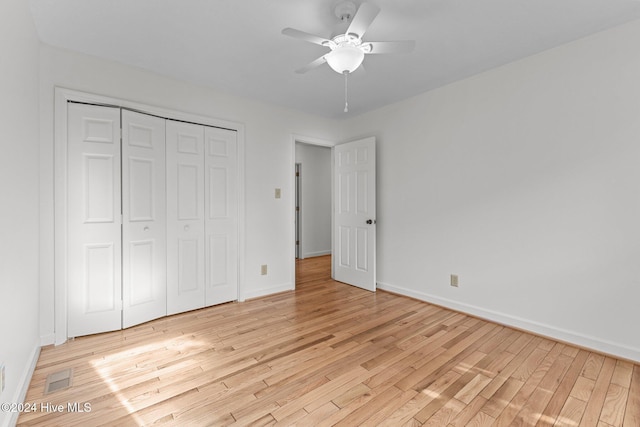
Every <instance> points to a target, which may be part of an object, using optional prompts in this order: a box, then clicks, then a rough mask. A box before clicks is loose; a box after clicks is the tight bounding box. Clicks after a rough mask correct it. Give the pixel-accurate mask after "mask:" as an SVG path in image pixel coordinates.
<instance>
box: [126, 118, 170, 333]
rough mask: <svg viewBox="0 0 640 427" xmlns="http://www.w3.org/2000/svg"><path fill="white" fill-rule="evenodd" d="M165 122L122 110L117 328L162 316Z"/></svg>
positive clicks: (164, 299) (164, 309) (164, 308)
mask: <svg viewBox="0 0 640 427" xmlns="http://www.w3.org/2000/svg"><path fill="white" fill-rule="evenodd" d="M165 187H166V186H165V120H164V119H161V118H159V117H154V116H150V115H147V114H141V113H136V112H133V111H128V110H123V111H122V212H123V226H122V242H123V245H122V293H123V299H122V300H123V311H122V327H123V328H128V327H130V326H133V325H137V324H140V323H144V322H147V321H149V320H153V319H157V318H158V317H162V316H165V315H166V314H167V281H166V271H167V269H166V232H167V222H166V188H165Z"/></svg>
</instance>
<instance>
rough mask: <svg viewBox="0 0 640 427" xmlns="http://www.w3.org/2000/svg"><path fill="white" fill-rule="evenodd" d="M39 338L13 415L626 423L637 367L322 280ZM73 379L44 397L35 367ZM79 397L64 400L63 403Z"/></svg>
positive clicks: (76, 421)
mask: <svg viewBox="0 0 640 427" xmlns="http://www.w3.org/2000/svg"><path fill="white" fill-rule="evenodd" d="M328 263H329V257H319V258H313V259H309V260H305V261H303V265H302V264H300V265H299V271H300V274H299V275H298V285H297V290H296V291H295V292H286V293H282V294H278V295H274V296H269V297H265V298H260V299H256V300H252V301H248V302H245V303H231V304H224V305H221V306H217V307H213V308H208V309H204V310H199V311H194V312H190V313H185V314H180V315H176V316H171V317H168V318H165V319H160V320H157V321H153V322H149V323H146V324H144V325H141V326H138V327H134V328H131V329H127V330H125V331H119V332H114V333H108V334H102V335H97V336H90V337H84V338H78V339H76V340H75V341H72V342H68V343H67V344H64V345H61V346H59V347H47V348H44V349H43V350H42V354H41V356H40V360H39V362H38V365H37V368H36V371H35V375H34V377H33V380H32V382H31V386H30V388H29V391H28V395H27V398H26V402H29V403H35V404H37V405H40V404H41V403H50V404H52V405H53V404H62V405H64V407H65V411H64V412H63V413H55V414H54V413H43V412H40V411H38V412H35V413H25V414H22V415H21V417H20V418H19V423H20V424H24V425H43V426H44V425H46V426H53V425H60V426H73V425H80V426H91V425H102V424H104V425H109V426H113V425H127V426H129V425H131V426H135V425H149V424H168V425H179V426H195V425H248V424H251V425H292V424H297V425H302V426H312V425H326V426H329V425H334V424H337V425H344V426H355V425H389V426H403V425H407V426H415V425H421V424H424V425H433V426H464V425H470V426H519V425H541V426H551V425H560V426H578V425H580V426H583V425H584V426H597V427H607V426H628V427H637V426H640V366H638V365H634V364H631V363H629V362H624V361H621V360H616V359H614V358H611V357H604V356H602V355H599V354H596V353H592V352H589V351H585V350H580V349H578V348H575V347H572V346H569V345H565V344H562V343H558V342H554V341H551V340H548V339H544V338H540V337H537V336H534V335H530V334H526V333H522V332H519V331H515V330H512V329H509V328H506V327H502V326H499V325H495V324H493V323H489V322H486V321H482V320H479V319H475V318H472V317H469V316H465V315H462V314H459V313H455V312H452V311H448V310H445V309H442V308H439V307H436V306H433V305H429V304H426V303H423V302H419V301H416V300H412V299H409V298H404V297H400V296H396V295H392V294H389V293H386V292H380V291H379V292H377V293H369V292H367V291H363V290H360V289H357V288H354V287H351V286H348V285H344V284H341V283H337V282H334V281H332V280H331V279H330V277H329V269H328ZM65 368H73V369H74V377H73V386H72V387H71V388H69V389H67V390H60V391H57V392H54V393H51V394H49V395H47V396H43V390H44V384H45V378H46V376H47V375H48V374H50V373H52V372H56V371H59V370H61V369H65ZM85 402H88V403H90V404H91V412H87V413H81V414H79V413H69V412H67V411H66V406H67V404H68V403H79V404H81V405H82V404H83V403H85Z"/></svg>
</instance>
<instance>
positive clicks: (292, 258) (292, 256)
mask: <svg viewBox="0 0 640 427" xmlns="http://www.w3.org/2000/svg"><path fill="white" fill-rule="evenodd" d="M296 142H301V143H304V144H309V145H318V146H320V147H329V148H333V147H335V146H336V145H337V144H338V143H337V142H335V141H329V140H326V139H321V138H315V137H312V136H305V135H299V134H295V133H294V134H291V162H290V167H289V170H290V171H291V175H290V180H291V181H290V183H291V185H290V188H289V191H290V193H289V194H291V195H295V191H296V180H295V173H296ZM331 157H332V160H331V162H332V163H331V224H332V227H333V156H331ZM289 215H290V216H289V223H290V224H291V245H290V248H291V249H290V250H291V252H290V253H289V282H290V283H291V289H295V288H296V216H295V215H296V199H295V197H291V209H289ZM331 239H332V243H331V247H333V233H331ZM331 276H332V277H333V258H332V261H331Z"/></svg>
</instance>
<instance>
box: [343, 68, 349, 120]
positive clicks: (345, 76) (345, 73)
mask: <svg viewBox="0 0 640 427" xmlns="http://www.w3.org/2000/svg"><path fill="white" fill-rule="evenodd" d="M348 75H349V72H348V71H345V72H344V112H345V113H348V112H349V103H348V102H347V76H348Z"/></svg>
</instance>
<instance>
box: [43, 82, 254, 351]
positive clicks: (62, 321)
mask: <svg viewBox="0 0 640 427" xmlns="http://www.w3.org/2000/svg"><path fill="white" fill-rule="evenodd" d="M54 100H55V104H54V143H53V145H54V147H53V151H54V153H53V154H54V176H55V178H54V194H55V197H54V260H53V264H54V301H53V304H54V334H55V339H54V344H55V345H59V344H63V343H64V342H66V341H67V338H68V330H67V326H68V324H67V310H68V307H67V297H68V294H67V267H66V266H67V231H68V230H67V225H66V218H67V213H68V206H67V166H68V165H67V133H68V129H67V124H68V121H67V119H68V117H67V104H68V103H69V102H79V103H87V104H95V105H105V106H110V107H120V108H126V109H130V110H134V111H138V112H140V113H144V114H151V115H156V116H159V117H163V118H167V119H172V120H179V121H185V122H191V123H197V124H201V125H205V126H213V127H219V128H225V129H230V130H235V131H236V132H237V138H238V139H237V148H238V168H237V182H238V191H237V197H238V242H237V243H238V301H244V300H245V292H244V283H245V280H244V270H245V269H244V265H245V247H244V240H245V239H244V230H245V208H244V187H245V183H244V175H245V173H244V140H245V130H244V125H243V124H242V123H238V122H232V121H228V120H221V119H216V118H212V117H206V116H199V115H196V114H189V113H184V112H180V111H176V110H168V109H164V108H159V107H154V106H151V105H146V104H143V103H138V102H134V101H126V100H122V99H117V98H111V97H107V96H102V95H96V94H92V93H87V92H81V91H77V90H72V89H67V88H61V87H56V88H55V94H54Z"/></svg>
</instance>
